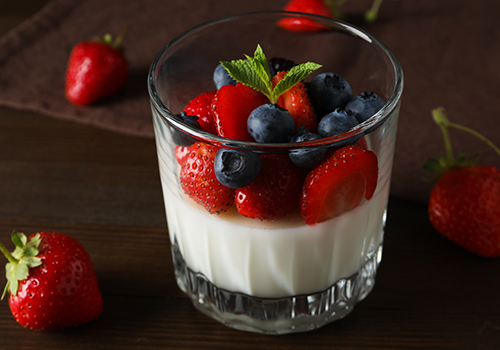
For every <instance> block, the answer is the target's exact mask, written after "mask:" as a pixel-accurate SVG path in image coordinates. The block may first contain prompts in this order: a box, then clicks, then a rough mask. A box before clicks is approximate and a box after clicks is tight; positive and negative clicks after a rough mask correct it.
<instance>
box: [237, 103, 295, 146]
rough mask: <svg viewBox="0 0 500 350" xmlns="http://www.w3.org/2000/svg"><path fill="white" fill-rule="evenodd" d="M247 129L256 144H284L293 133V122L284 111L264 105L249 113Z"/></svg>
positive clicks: (273, 106) (289, 115) (269, 104)
mask: <svg viewBox="0 0 500 350" xmlns="http://www.w3.org/2000/svg"><path fill="white" fill-rule="evenodd" d="M247 129H248V132H249V133H250V135H251V136H252V137H253V138H254V140H255V141H257V142H261V143H286V142H288V140H289V139H290V138H291V137H292V136H293V135H294V133H295V121H294V120H293V117H292V116H291V114H290V113H289V112H288V111H287V110H286V109H284V108H281V107H280V106H278V105H274V104H271V103H266V104H263V105H261V106H259V107H257V108H255V109H254V110H253V111H252V112H251V113H250V115H249V116H248V120H247Z"/></svg>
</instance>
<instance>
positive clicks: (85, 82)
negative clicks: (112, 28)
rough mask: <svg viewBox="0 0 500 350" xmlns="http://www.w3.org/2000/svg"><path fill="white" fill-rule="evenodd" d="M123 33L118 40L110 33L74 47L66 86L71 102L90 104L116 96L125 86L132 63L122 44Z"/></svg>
mask: <svg viewBox="0 0 500 350" xmlns="http://www.w3.org/2000/svg"><path fill="white" fill-rule="evenodd" d="M123 34H124V33H123ZM123 34H122V35H120V36H119V37H118V38H117V39H116V40H115V41H113V40H112V38H111V36H110V35H109V34H107V35H105V36H104V38H102V39H99V40H88V41H83V42H80V43H78V44H77V45H76V46H75V47H74V48H73V50H72V51H71V54H70V57H69V61H68V67H67V70H66V87H65V94H66V98H67V99H68V100H69V101H70V102H72V103H73V104H75V105H78V106H87V105H90V104H92V103H94V102H96V101H98V100H101V99H103V98H105V97H109V96H111V95H114V94H115V93H116V92H118V90H120V89H121V88H122V87H123V86H124V85H125V82H126V81H127V78H128V75H129V66H128V62H127V60H126V58H125V56H124V54H123V51H122V47H121V42H122V39H123Z"/></svg>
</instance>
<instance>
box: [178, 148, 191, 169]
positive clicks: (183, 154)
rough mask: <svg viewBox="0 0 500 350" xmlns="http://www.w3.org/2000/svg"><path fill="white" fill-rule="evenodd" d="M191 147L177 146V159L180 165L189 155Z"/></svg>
mask: <svg viewBox="0 0 500 350" xmlns="http://www.w3.org/2000/svg"><path fill="white" fill-rule="evenodd" d="M190 150H191V148H190V147H189V146H175V159H176V160H177V163H178V164H179V165H182V164H184V162H185V161H186V158H187V157H188V156H189V152H190Z"/></svg>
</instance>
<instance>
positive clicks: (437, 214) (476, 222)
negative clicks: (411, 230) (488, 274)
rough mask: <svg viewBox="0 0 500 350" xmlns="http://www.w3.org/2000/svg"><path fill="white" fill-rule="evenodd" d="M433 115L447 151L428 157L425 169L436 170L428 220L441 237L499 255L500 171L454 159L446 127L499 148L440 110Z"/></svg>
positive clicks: (467, 248) (480, 252) (481, 252)
mask: <svg viewBox="0 0 500 350" xmlns="http://www.w3.org/2000/svg"><path fill="white" fill-rule="evenodd" d="M433 117H434V120H435V121H436V123H437V124H438V125H439V126H440V127H441V129H442V131H443V136H444V139H445V145H446V154H445V155H444V156H442V157H441V158H440V159H439V160H433V159H430V160H428V161H427V163H426V164H425V168H426V169H427V170H431V171H437V172H438V176H437V178H436V179H435V181H436V182H435V185H434V187H433V189H432V192H431V195H430V198H429V207H428V212H429V220H430V222H431V224H432V226H433V227H434V228H435V229H436V230H437V231H438V232H439V233H441V234H442V235H443V236H444V237H446V238H448V239H449V240H451V241H453V242H455V243H456V244H458V245H460V246H461V247H463V248H465V249H466V250H468V251H470V252H473V253H475V254H478V255H481V256H485V257H498V256H500V170H499V169H497V168H495V167H493V166H487V165H484V166H479V165H476V164H475V158H472V159H465V158H464V157H463V156H462V157H459V158H457V159H455V158H454V156H453V152H452V148H451V143H450V139H449V134H448V130H447V128H448V127H455V128H458V129H461V130H463V131H467V132H469V133H472V134H474V135H475V136H477V137H479V138H480V139H482V140H483V141H486V142H487V143H488V144H489V145H490V146H492V148H493V149H495V151H496V152H497V153H498V154H499V155H500V150H499V149H498V148H497V147H496V146H495V145H493V144H492V143H491V142H490V141H489V140H487V139H485V138H484V137H483V136H482V135H480V134H478V133H477V132H475V131H473V130H471V129H469V128H466V127H464V126H461V125H458V124H455V123H451V122H449V120H448V119H447V118H446V115H445V111H444V110H443V109H440V108H438V109H435V110H434V111H433Z"/></svg>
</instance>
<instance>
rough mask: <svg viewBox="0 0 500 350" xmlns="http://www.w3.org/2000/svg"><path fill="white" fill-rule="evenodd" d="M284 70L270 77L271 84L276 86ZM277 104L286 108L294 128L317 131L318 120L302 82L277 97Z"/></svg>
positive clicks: (283, 74) (282, 76)
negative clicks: (293, 121) (293, 122)
mask: <svg viewBox="0 0 500 350" xmlns="http://www.w3.org/2000/svg"><path fill="white" fill-rule="evenodd" d="M285 74H286V72H278V73H277V74H276V75H275V76H274V77H273V79H272V83H273V86H276V84H278V82H279V81H280V80H282V79H283V78H284V76H285ZM278 105H279V106H280V107H282V108H285V109H286V110H288V112H289V113H290V114H291V115H292V117H293V119H294V120H295V127H296V130H297V129H298V128H299V127H300V126H302V127H304V128H306V129H307V130H309V131H310V132H314V133H315V132H317V130H318V120H317V118H316V113H315V112H314V108H313V107H312V105H311V101H310V100H309V96H308V95H307V91H306V88H305V87H304V84H303V83H302V82H299V83H297V84H295V85H294V86H293V87H292V88H291V89H289V90H288V91H286V92H285V93H283V94H282V95H281V96H280V97H279V98H278Z"/></svg>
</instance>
